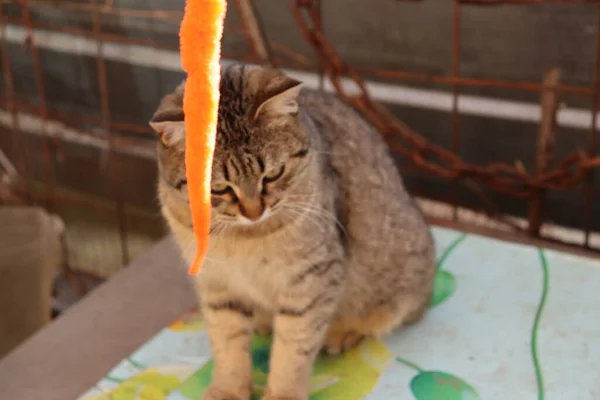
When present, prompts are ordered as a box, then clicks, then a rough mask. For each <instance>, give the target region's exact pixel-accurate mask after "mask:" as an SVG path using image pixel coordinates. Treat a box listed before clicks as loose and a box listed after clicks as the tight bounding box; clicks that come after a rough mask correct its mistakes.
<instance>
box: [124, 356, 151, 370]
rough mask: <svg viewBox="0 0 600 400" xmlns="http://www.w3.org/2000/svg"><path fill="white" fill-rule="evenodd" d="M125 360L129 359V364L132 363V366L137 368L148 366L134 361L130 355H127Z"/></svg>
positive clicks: (141, 368)
mask: <svg viewBox="0 0 600 400" xmlns="http://www.w3.org/2000/svg"><path fill="white" fill-rule="evenodd" d="M127 361H129V362H130V363H131V365H133V366H134V367H136V368H137V369H139V370H143V369H147V368H148V367H146V366H145V365H144V364H142V363H139V362H137V361H135V360H134V359H133V358H131V357H127Z"/></svg>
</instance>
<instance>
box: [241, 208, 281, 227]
mask: <svg viewBox="0 0 600 400" xmlns="http://www.w3.org/2000/svg"><path fill="white" fill-rule="evenodd" d="M272 215H273V212H272V210H271V208H270V207H267V208H265V209H264V210H263V212H262V213H261V214H258V215H251V216H250V215H248V216H247V215H243V214H241V215H239V216H238V218H237V221H236V223H237V224H239V225H243V226H252V225H258V224H261V223H263V222H265V221H266V220H267V219H269V217H271V216H272Z"/></svg>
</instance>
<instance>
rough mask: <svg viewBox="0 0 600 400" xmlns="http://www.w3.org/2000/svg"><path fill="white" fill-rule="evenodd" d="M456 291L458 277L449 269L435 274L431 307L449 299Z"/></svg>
mask: <svg viewBox="0 0 600 400" xmlns="http://www.w3.org/2000/svg"><path fill="white" fill-rule="evenodd" d="M455 291H456V279H455V278H454V275H452V274H451V273H450V272H448V271H444V270H442V269H440V270H438V271H437V272H436V274H435V278H434V281H433V292H432V293H431V300H430V301H429V306H430V307H435V306H437V305H440V304H442V303H443V302H444V301H446V300H448V299H449V298H450V297H451V296H452V295H453V294H454V292H455Z"/></svg>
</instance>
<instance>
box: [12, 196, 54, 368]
mask: <svg viewBox="0 0 600 400" xmlns="http://www.w3.org/2000/svg"><path fill="white" fill-rule="evenodd" d="M62 231H63V227H62V223H61V222H60V220H59V219H58V218H56V217H54V216H52V215H50V214H48V213H47V212H46V211H44V210H43V209H41V208H37V207H8V206H5V207H0V358H1V357H2V356H3V355H5V354H6V353H7V352H9V351H10V350H11V349H12V348H14V347H15V346H17V345H18V344H20V343H21V342H23V341H24V340H25V339H27V338H28V337H29V336H30V335H31V334H33V333H34V332H36V331H37V330H38V329H40V328H41V327H43V326H44V325H45V324H47V323H48V322H49V321H50V316H51V312H52V284H53V280H54V276H55V273H56V272H57V270H58V267H59V264H60V262H61V245H60V235H61V234H62Z"/></svg>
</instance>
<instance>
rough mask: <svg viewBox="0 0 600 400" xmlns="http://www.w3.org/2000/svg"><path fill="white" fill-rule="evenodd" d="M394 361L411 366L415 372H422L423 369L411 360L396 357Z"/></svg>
mask: <svg viewBox="0 0 600 400" xmlns="http://www.w3.org/2000/svg"><path fill="white" fill-rule="evenodd" d="M396 361H398V362H399V363H400V364H404V365H406V366H407V367H408V368H412V369H414V370H416V371H417V372H423V371H424V370H423V369H421V368H420V367H419V366H418V365H417V364H415V363H413V362H412V361H408V360H407V359H405V358H402V357H396Z"/></svg>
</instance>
